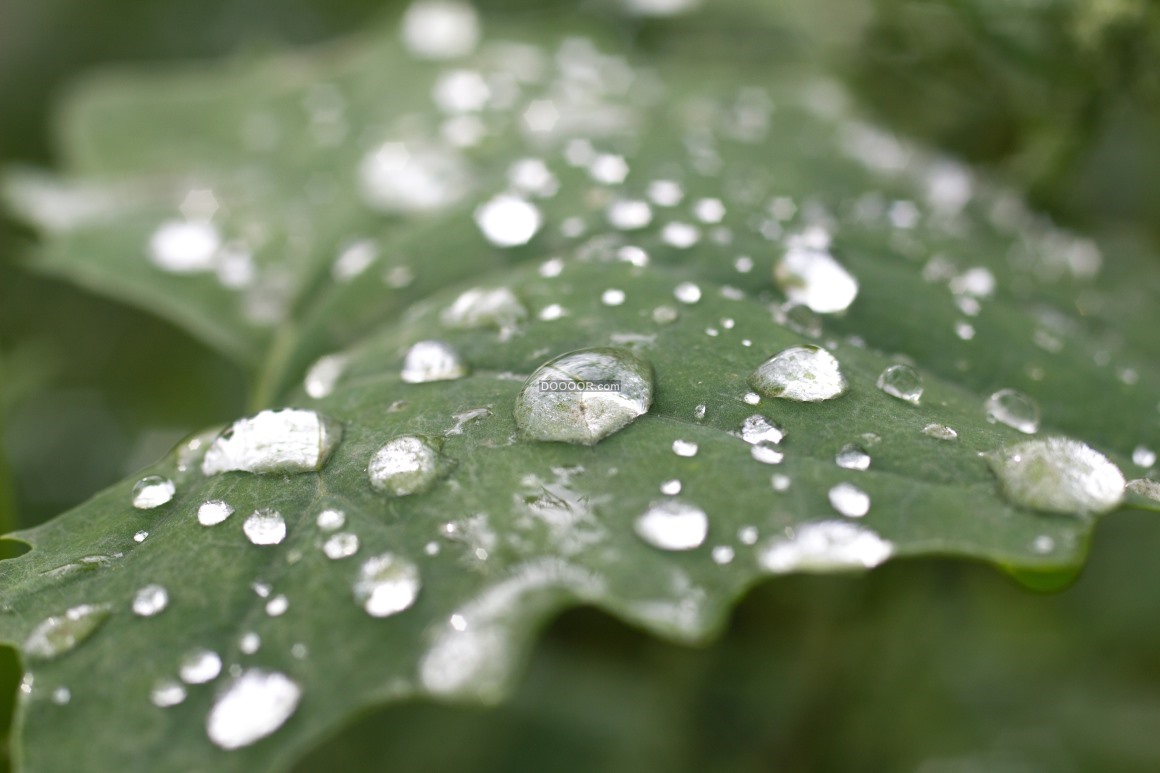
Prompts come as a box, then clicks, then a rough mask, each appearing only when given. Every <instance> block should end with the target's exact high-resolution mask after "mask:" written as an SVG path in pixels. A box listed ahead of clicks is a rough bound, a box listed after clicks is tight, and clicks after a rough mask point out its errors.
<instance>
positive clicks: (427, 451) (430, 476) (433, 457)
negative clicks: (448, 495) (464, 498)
mask: <svg viewBox="0 0 1160 773" xmlns="http://www.w3.org/2000/svg"><path fill="white" fill-rule="evenodd" d="M434 442H435V441H432V440H429V439H427V438H422V437H418V436H416V435H403V436H402V437H397V438H395V439H394V440H392V441H390V442H389V443H387V444H386V445H384V446H383V447H382V448H380V449H379V450H378V451H376V452H375V454H374V456H372V457H371V461H370V464H368V465H367V477H368V478H369V479H370V482H371V486H372V487H374V489H375V490H376V491H382V492H385V493H387V494H389V495H391V496H393V497H405V496H410V495H412V494H422V493H425V492H427V491H430V490H431V489H432V488H433V487H434V486H435V483H436V482H438V480H439V479H440V478H441V477H443V475H445V474H446V473H447V472H448V471H449V469H450V460H448V459H446V458H445V457H443V456H442V455H441V454H440V453H439V449H438V448H436V447H435V445H434Z"/></svg>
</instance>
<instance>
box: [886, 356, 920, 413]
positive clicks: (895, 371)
mask: <svg viewBox="0 0 1160 773" xmlns="http://www.w3.org/2000/svg"><path fill="white" fill-rule="evenodd" d="M878 388H879V389H881V390H882V391H883V392H885V393H886V394H888V395H890V396H891V397H897V398H898V399H899V400H905V401H906V402H908V403H912V404H914V405H918V401H919V400H920V399H921V398H922V376H920V375H919V374H918V371H917V370H915V369H914V368H912V367H910V366H909V365H905V364H901V363H900V364H898V365H891V366H890V367H888V368H886V370H884V371H882V375H880V376H879V377H878Z"/></svg>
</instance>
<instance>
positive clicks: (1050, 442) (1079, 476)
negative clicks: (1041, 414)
mask: <svg viewBox="0 0 1160 773" xmlns="http://www.w3.org/2000/svg"><path fill="white" fill-rule="evenodd" d="M984 456H985V458H986V459H987V463H988V464H989V465H990V466H991V469H992V470H994V472H995V475H996V476H997V477H998V478H999V482H1000V483H1001V484H1002V485H1003V491H1004V493H1005V494H1006V495H1007V497H1008V498H1009V499H1010V500H1011V501H1012V502H1014V503H1015V504H1018V505H1022V506H1024V507H1029V508H1032V509H1035V510H1045V511H1048V512H1053V513H1103V512H1107V511H1108V510H1111V509H1113V508H1114V507H1116V505H1118V504H1119V503H1120V500H1121V499H1122V498H1123V496H1124V486H1125V483H1124V476H1123V474H1122V473H1121V472H1120V469H1119V468H1118V467H1116V465H1115V464H1113V463H1112V462H1111V461H1110V460H1109V459H1108V458H1107V457H1106V456H1104V455H1103V454H1101V453H1100V452H1098V451H1096V450H1094V449H1092V448H1090V447H1089V446H1087V445H1085V444H1083V443H1081V442H1079V441H1078V440H1070V439H1068V438H1058V437H1056V438H1047V439H1044V440H1029V441H1027V442H1025V443H1019V444H1017V445H1013V446H1009V447H1007V448H1002V449H999V450H998V451H991V452H988V453H986V454H984Z"/></svg>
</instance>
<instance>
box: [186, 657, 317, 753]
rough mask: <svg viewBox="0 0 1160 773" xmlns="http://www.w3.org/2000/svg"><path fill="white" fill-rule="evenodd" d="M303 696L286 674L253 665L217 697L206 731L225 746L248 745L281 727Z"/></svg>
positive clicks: (207, 720)
mask: <svg viewBox="0 0 1160 773" xmlns="http://www.w3.org/2000/svg"><path fill="white" fill-rule="evenodd" d="M301 697H302V688H300V687H299V686H298V684H297V683H296V682H295V681H294V680H293V679H291V678H290V677H288V676H286V675H285V674H281V673H278V672H277V671H264V670H262V669H260V668H251V669H249V670H247V671H245V672H243V673H242V675H241V676H239V677H237V678H236V679H235V680H234V681H233V682H231V683H230V685H229V686H228V687H227V688H226V689H225V691H224V692H222V693H221V695H219V696H218V698H217V700H216V701H215V702H214V705H213V708H212V709H210V712H209V716H208V717H207V718H206V723H205V729H206V734H207V735H208V736H209V739H210V740H211V741H213V742H214V743H215V744H217V745H218V746H220V747H221V748H223V749H239V748H241V747H243V746H249V745H250V744H252V743H254V742H255V741H258V740H261V739H262V738H265V737H266V736H268V735H270V734H271V733H273V732H274V731H275V730H277V729H278V728H280V727H282V725H283V724H285V723H286V720H287V719H289V718H290V717H291V715H293V714H294V711H295V710H296V709H297V708H298V701H299V699H300V698H301Z"/></svg>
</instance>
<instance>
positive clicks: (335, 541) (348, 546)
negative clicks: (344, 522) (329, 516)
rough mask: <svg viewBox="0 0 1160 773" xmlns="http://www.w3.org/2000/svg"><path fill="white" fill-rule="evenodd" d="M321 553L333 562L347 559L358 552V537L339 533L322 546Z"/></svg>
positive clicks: (348, 533)
mask: <svg viewBox="0 0 1160 773" xmlns="http://www.w3.org/2000/svg"><path fill="white" fill-rule="evenodd" d="M322 552H323V553H325V554H326V557H327V558H330V559H333V560H338V559H340V558H349V557H351V556H353V555H354V554H355V553H357V552H358V535H357V534H352V533H350V532H348V531H344V532H339V533H338V534H335V535H334V536H333V537H331V538H330V539H328V540H327V541H326V542H324V543H323V544H322Z"/></svg>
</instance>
